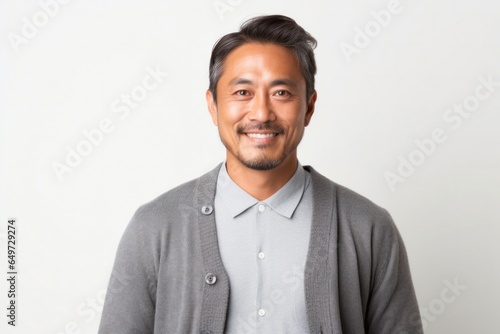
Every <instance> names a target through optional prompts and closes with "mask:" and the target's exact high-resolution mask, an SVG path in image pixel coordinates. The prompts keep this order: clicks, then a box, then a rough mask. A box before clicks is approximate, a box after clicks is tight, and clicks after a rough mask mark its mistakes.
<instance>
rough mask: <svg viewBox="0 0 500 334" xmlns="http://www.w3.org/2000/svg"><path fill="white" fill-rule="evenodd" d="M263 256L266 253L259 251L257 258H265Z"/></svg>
mask: <svg viewBox="0 0 500 334" xmlns="http://www.w3.org/2000/svg"><path fill="white" fill-rule="evenodd" d="M265 257H266V254H264V253H263V252H260V253H259V259H261V260H262V259H263V258H265Z"/></svg>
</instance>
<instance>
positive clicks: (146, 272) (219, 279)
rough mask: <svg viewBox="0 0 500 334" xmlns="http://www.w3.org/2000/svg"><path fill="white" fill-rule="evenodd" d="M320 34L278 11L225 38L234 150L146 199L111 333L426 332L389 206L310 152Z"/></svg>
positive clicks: (211, 96) (217, 119)
mask: <svg viewBox="0 0 500 334" xmlns="http://www.w3.org/2000/svg"><path fill="white" fill-rule="evenodd" d="M315 45H316V41H315V39H314V38H313V37H312V36H310V35H309V34H308V33H307V32H306V31H304V29H302V28H301V27H300V26H298V25H297V24H296V23H295V21H293V20H292V19H290V18H287V17H284V16H276V15H275V16H264V17H257V18H254V19H252V20H249V21H247V22H246V23H245V24H244V25H243V26H242V28H241V30H240V31H239V32H237V33H232V34H228V35H226V36H224V37H223V38H221V39H220V40H219V41H218V42H217V44H216V45H215V46H214V49H213V51H212V57H211V60H210V69H209V70H210V86H209V90H208V91H207V93H206V99H207V104H208V109H209V112H210V115H211V117H212V120H213V123H214V124H215V125H216V126H217V127H218V130H219V134H220V138H221V140H222V142H223V144H224V146H225V147H226V152H227V154H226V161H225V163H223V164H221V165H219V166H217V167H216V168H215V169H214V170H212V171H211V172H209V173H207V174H205V175H204V176H202V177H200V178H198V179H196V180H193V181H191V182H188V183H186V184H183V185H181V186H179V187H177V188H175V189H173V190H171V191H169V192H167V193H165V194H163V195H162V196H160V197H158V198H157V199H155V200H153V201H151V202H149V203H147V204H145V205H143V206H142V207H141V208H139V209H138V210H137V212H136V214H135V215H134V217H133V218H132V221H131V222H130V224H129V226H128V227H127V230H126V231H125V234H124V236H123V238H122V240H121V242H120V245H119V248H118V252H117V256H116V260H115V265H114V271H113V275H112V277H111V280H110V283H109V287H108V293H107V296H106V301H105V305H104V310H103V314H102V320H101V325H100V330H99V332H100V333H102V334H108V333H205V334H208V333H223V332H226V333H257V332H258V333H344V334H345V333H353V334H359V333H390V334H396V333H397V334H399V333H411V334H414V333H422V326H421V321H420V315H419V311H418V306H417V302H416V298H415V293H414V289H413V285H412V281H411V276H410V271H409V266H408V260H407V256H406V252H405V248H404V245H403V242H402V240H401V237H400V235H399V233H398V231H397V229H396V227H395V226H394V223H393V222H392V219H391V217H390V216H389V214H388V213H387V212H386V211H385V210H384V209H382V208H380V207H378V206H376V205H375V204H373V203H372V202H370V201H369V200H367V199H365V198H364V197H362V196H360V195H358V194H356V193H354V192H352V191H350V190H348V189H346V188H344V187H342V186H340V185H337V184H335V183H333V182H332V181H330V180H328V179H326V178H325V177H323V176H322V175H320V174H319V173H318V172H316V171H315V170H314V169H313V168H312V167H310V166H301V165H300V163H299V162H298V159H297V146H298V145H299V142H300V140H301V138H302V135H303V133H304V128H305V127H306V126H307V125H308V124H309V122H310V120H311V117H312V115H313V113H314V106H315V102H316V97H317V93H316V91H315V88H314V75H315V73H316V64H315V60H314V54H313V48H314V47H315Z"/></svg>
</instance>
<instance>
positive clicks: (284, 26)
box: [208, 15, 317, 102]
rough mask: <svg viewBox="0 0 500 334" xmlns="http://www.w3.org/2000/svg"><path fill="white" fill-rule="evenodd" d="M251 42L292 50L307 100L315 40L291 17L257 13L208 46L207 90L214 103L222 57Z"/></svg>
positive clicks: (314, 69) (313, 64) (222, 68)
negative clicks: (210, 52) (271, 44)
mask: <svg viewBox="0 0 500 334" xmlns="http://www.w3.org/2000/svg"><path fill="white" fill-rule="evenodd" d="M251 42H259V43H273V44H277V45H280V46H283V47H286V48H288V49H290V50H292V51H293V52H294V54H295V56H296V57H297V60H298V62H299V65H300V67H301V70H302V75H303V76H304V79H305V81H306V94H307V98H308V99H309V98H310V97H311V96H312V94H313V93H314V90H315V88H314V75H315V74H316V60H315V59H314V51H313V50H314V48H316V45H317V42H316V39H314V37H312V36H311V35H310V34H309V33H308V32H307V31H305V30H304V29H303V28H302V27H301V26H299V25H298V24H297V22H295V21H294V20H293V19H291V18H289V17H287V16H283V15H267V16H257V17H254V18H251V19H249V20H247V21H245V22H244V23H243V24H242V25H241V28H240V31H239V32H233V33H230V34H227V35H225V36H223V37H222V38H220V39H219V40H218V41H217V42H216V43H215V45H214V47H213V49H212V56H211V57H210V66H209V81H210V83H209V88H208V89H209V90H210V92H211V93H212V96H213V98H214V101H215V102H217V83H218V82H219V79H220V77H221V75H222V72H223V70H224V60H225V59H226V58H227V56H228V55H229V53H231V51H233V50H234V49H236V48H237V47H239V46H241V45H243V44H246V43H251Z"/></svg>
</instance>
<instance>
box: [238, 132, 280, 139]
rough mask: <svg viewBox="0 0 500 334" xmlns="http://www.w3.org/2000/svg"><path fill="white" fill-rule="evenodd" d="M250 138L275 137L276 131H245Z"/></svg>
mask: <svg viewBox="0 0 500 334" xmlns="http://www.w3.org/2000/svg"><path fill="white" fill-rule="evenodd" d="M245 134H246V135H247V136H248V137H250V138H257V139H264V138H272V137H276V136H277V135H278V134H277V133H248V132H247V133H245Z"/></svg>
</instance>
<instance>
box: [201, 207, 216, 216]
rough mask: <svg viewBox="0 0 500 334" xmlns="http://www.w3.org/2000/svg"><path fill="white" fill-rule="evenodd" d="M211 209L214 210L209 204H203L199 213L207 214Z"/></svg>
mask: <svg viewBox="0 0 500 334" xmlns="http://www.w3.org/2000/svg"><path fill="white" fill-rule="evenodd" d="M212 211H214V208H212V206H211V205H204V206H203V207H202V208H201V213H203V214H204V215H207V216H208V215H209V214H211V213H212Z"/></svg>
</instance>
